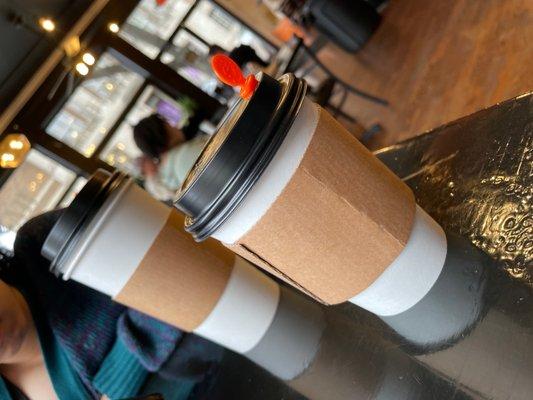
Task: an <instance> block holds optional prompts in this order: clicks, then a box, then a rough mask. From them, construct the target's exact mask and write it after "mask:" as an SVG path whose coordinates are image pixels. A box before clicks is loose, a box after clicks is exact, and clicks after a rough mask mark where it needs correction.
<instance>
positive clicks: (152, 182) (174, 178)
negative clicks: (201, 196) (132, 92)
mask: <svg viewBox="0 0 533 400" xmlns="http://www.w3.org/2000/svg"><path fill="white" fill-rule="evenodd" d="M133 139H134V141H135V144H136V145H137V147H138V148H139V149H140V150H141V151H142V153H143V157H142V158H141V159H140V163H141V171H142V173H143V175H144V177H145V188H146V190H148V191H149V192H150V193H152V194H153V195H154V196H155V197H156V198H158V199H159V200H163V201H165V200H171V198H172V197H173V195H174V193H175V191H176V190H178V189H179V188H180V187H181V184H182V183H183V181H184V180H185V177H186V176H187V174H188V172H189V170H190V169H191V168H192V166H193V165H194V163H195V161H196V159H197V158H198V156H199V155H200V153H201V152H202V150H203V148H204V146H205V145H206V143H207V141H208V139H209V137H208V136H207V135H204V134H198V133H197V131H195V130H193V129H192V128H189V126H187V127H186V128H185V129H180V128H176V127H174V126H171V125H170V124H169V123H168V122H166V121H165V120H164V119H163V118H162V117H161V116H159V115H158V114H152V115H150V116H149V117H147V118H144V119H143V120H141V121H140V122H139V123H138V124H137V125H136V126H135V127H134V128H133ZM165 189H166V190H165Z"/></svg>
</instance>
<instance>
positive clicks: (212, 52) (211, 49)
mask: <svg viewBox="0 0 533 400" xmlns="http://www.w3.org/2000/svg"><path fill="white" fill-rule="evenodd" d="M219 53H222V54H225V53H226V50H224V49H223V48H222V47H220V46H219V45H217V44H214V45H212V46H211V47H209V55H210V56H214V55H215V54H219Z"/></svg>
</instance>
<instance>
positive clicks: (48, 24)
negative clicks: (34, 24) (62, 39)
mask: <svg viewBox="0 0 533 400" xmlns="http://www.w3.org/2000/svg"><path fill="white" fill-rule="evenodd" d="M39 25H41V28H43V29H44V30H45V31H46V32H53V31H55V29H56V24H55V22H54V21H52V20H51V19H50V18H45V17H43V18H39Z"/></svg>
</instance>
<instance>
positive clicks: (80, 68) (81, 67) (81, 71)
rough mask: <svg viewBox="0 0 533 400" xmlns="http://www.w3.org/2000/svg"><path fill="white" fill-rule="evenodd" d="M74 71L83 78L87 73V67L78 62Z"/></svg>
mask: <svg viewBox="0 0 533 400" xmlns="http://www.w3.org/2000/svg"><path fill="white" fill-rule="evenodd" d="M76 71H78V74H80V75H82V76H85V75H87V74H88V73H89V67H88V66H87V65H85V64H84V63H82V62H80V63H77V64H76Z"/></svg>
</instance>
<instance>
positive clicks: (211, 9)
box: [185, 0, 275, 61]
mask: <svg viewBox="0 0 533 400" xmlns="http://www.w3.org/2000/svg"><path fill="white" fill-rule="evenodd" d="M185 26H186V27H187V28H189V29H190V30H191V31H193V32H194V33H195V34H197V35H198V36H200V37H201V38H202V39H204V40H205V41H206V42H207V43H210V44H212V45H213V44H216V45H218V46H220V47H222V48H224V49H226V50H228V51H231V50H232V49H233V48H235V47H237V46H239V45H240V44H247V45H249V46H251V47H253V48H254V50H255V51H256V52H257V55H258V56H259V57H261V58H262V59H263V60H265V61H267V60H269V59H270V57H271V56H272V54H273V53H274V51H275V49H274V48H273V47H272V46H270V45H269V44H268V43H267V42H265V41H264V40H263V39H261V38H260V37H259V36H258V35H256V34H255V33H253V32H252V31H250V30H249V29H248V28H246V27H245V26H244V25H242V24H241V23H240V22H239V21H237V20H236V19H235V18H233V17H232V16H231V15H230V14H228V13H227V12H225V11H224V10H223V9H222V8H220V7H219V6H217V5H216V4H214V3H211V2H210V1H207V0H201V1H200V3H199V4H198V6H197V7H196V8H195V9H194V11H193V12H192V14H191V15H190V17H189V18H187V21H186V22H185Z"/></svg>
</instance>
